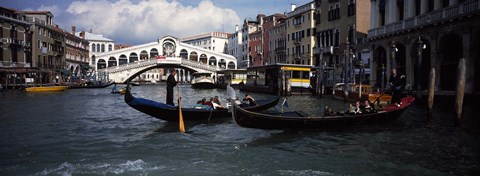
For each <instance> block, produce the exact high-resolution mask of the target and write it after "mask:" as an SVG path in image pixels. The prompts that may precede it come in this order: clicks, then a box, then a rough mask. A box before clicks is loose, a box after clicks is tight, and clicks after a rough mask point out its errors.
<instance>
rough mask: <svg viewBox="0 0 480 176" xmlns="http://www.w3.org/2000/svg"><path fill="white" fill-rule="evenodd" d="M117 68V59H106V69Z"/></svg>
mask: <svg viewBox="0 0 480 176" xmlns="http://www.w3.org/2000/svg"><path fill="white" fill-rule="evenodd" d="M114 66H117V59H116V58H115V57H113V56H112V57H110V58H108V67H114Z"/></svg>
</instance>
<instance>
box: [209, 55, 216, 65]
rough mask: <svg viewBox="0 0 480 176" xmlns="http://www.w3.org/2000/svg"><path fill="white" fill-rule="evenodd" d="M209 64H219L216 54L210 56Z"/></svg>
mask: <svg viewBox="0 0 480 176" xmlns="http://www.w3.org/2000/svg"><path fill="white" fill-rule="evenodd" d="M208 65H214V66H217V58H215V56H210V58H209V59H208Z"/></svg>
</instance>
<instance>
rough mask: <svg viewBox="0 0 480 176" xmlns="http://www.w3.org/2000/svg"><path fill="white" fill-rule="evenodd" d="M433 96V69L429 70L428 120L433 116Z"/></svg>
mask: <svg viewBox="0 0 480 176" xmlns="http://www.w3.org/2000/svg"><path fill="white" fill-rule="evenodd" d="M434 96H435V68H432V69H431V70H430V82H429V84H428V120H430V119H432V115H433V97H434Z"/></svg>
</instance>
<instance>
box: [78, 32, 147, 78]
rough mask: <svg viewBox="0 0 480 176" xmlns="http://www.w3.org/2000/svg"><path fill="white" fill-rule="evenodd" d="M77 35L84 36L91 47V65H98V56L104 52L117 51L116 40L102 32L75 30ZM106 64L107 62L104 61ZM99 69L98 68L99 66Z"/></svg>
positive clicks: (89, 47)
mask: <svg viewBox="0 0 480 176" xmlns="http://www.w3.org/2000/svg"><path fill="white" fill-rule="evenodd" d="M75 35H76V36H77V37H80V38H84V39H85V40H86V41H87V42H88V43H89V46H88V49H89V51H88V52H89V58H90V59H89V65H90V67H93V68H95V66H96V62H97V61H96V60H97V59H96V56H97V55H99V54H102V53H106V52H111V51H115V42H114V41H113V40H112V39H109V38H105V37H103V35H100V34H93V33H92V30H90V31H80V32H75ZM140 59H146V56H144V57H142V56H140ZM104 64H105V65H106V63H104ZM97 69H98V68H97Z"/></svg>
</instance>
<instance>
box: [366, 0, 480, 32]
mask: <svg viewBox="0 0 480 176" xmlns="http://www.w3.org/2000/svg"><path fill="white" fill-rule="evenodd" d="M479 1H480V0H471V1H468V2H465V3H461V4H457V5H454V6H449V7H446V8H443V9H439V10H436V11H432V12H430V13H427V14H423V15H419V16H416V17H413V18H408V19H405V20H403V21H398V22H396V23H392V24H387V25H385V26H381V27H378V28H375V29H371V30H368V38H369V39H371V38H376V37H381V36H384V35H388V34H392V33H396V32H402V31H407V30H411V29H414V28H419V27H423V26H427V25H431V24H436V23H440V22H444V21H449V20H453V19H455V18H459V17H462V16H467V15H471V14H474V13H476V12H479V11H480V2H479Z"/></svg>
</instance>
